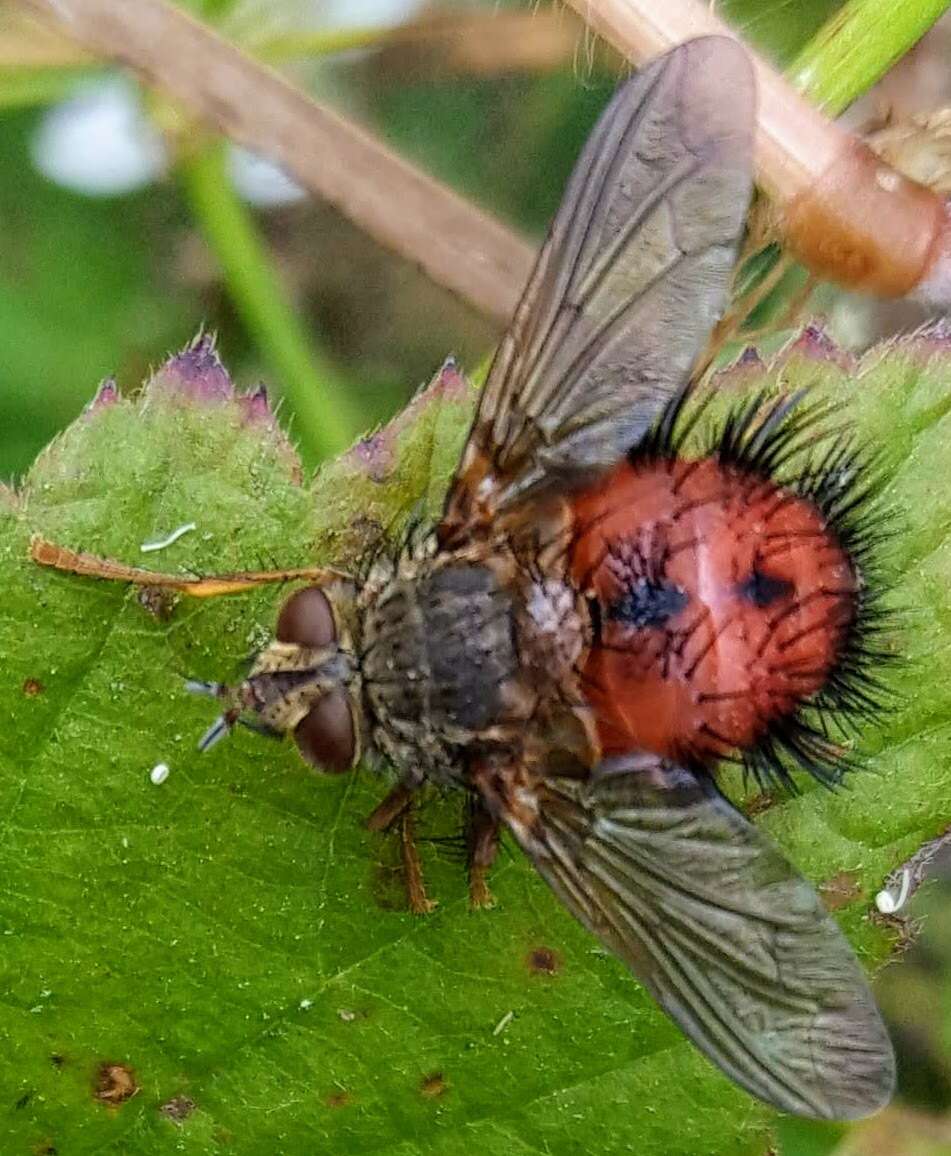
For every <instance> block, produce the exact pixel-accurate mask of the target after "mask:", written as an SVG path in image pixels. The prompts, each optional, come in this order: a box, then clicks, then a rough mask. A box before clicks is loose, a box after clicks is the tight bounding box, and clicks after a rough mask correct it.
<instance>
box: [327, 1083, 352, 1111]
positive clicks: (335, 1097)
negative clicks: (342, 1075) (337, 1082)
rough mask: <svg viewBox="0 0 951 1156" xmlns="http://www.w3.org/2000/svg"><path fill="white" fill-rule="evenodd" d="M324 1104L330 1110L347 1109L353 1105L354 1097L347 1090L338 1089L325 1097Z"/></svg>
mask: <svg viewBox="0 0 951 1156" xmlns="http://www.w3.org/2000/svg"><path fill="white" fill-rule="evenodd" d="M324 1103H325V1104H326V1105H327V1107H328V1108H347V1107H349V1106H350V1104H352V1103H353V1096H351V1094H350V1093H349V1092H348V1091H347V1090H346V1089H345V1088H338V1089H337V1091H336V1092H331V1093H330V1094H329V1095H327V1096H325V1097H324Z"/></svg>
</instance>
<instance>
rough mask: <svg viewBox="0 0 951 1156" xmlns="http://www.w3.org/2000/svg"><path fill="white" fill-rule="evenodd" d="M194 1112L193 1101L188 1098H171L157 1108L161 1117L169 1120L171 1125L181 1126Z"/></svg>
mask: <svg viewBox="0 0 951 1156" xmlns="http://www.w3.org/2000/svg"><path fill="white" fill-rule="evenodd" d="M194 1110H195V1101H194V1100H190V1099H189V1098H188V1096H173V1097H172V1098H171V1099H170V1100H168V1101H167V1102H166V1103H164V1104H163V1105H162V1106H161V1108H159V1111H160V1112H161V1113H162V1115H163V1116H165V1117H166V1118H167V1119H169V1120H171V1121H172V1123H173V1124H181V1123H182V1122H183V1121H185V1120H187V1119H188V1117H189V1116H190V1115H191V1114H192V1112H194Z"/></svg>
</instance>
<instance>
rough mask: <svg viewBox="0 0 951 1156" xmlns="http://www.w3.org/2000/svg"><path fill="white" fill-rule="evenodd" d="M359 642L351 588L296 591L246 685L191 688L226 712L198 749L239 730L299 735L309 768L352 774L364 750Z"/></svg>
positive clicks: (340, 582)
mask: <svg viewBox="0 0 951 1156" xmlns="http://www.w3.org/2000/svg"><path fill="white" fill-rule="evenodd" d="M357 636H358V630H357V609H356V588H355V586H354V584H353V583H352V582H351V581H349V580H347V579H342V578H341V579H336V580H334V581H333V582H330V583H328V584H327V585H322V586H305V587H303V588H302V589H300V590H296V591H295V592H294V593H293V594H291V595H290V596H289V597H288V598H287V599H286V601H285V602H284V604H283V606H282V607H281V610H280V612H279V614H278V617H277V626H276V628H275V631H274V640H273V641H272V642H270V643H269V644H268V645H267V646H266V647H264V649H263V650H261V651H260V652H259V653H258V654H257V655H256V656H255V658H254V661H253V664H252V666H251V669H250V671H249V673H248V675H247V677H246V678H245V679H244V681H243V682H241V683H238V684H237V685H235V686H226V685H224V684H222V683H215V682H212V683H208V682H194V681H192V682H189V684H188V687H189V689H190V690H192V691H194V692H195V693H197V694H205V695H209V696H211V697H214V698H217V699H218V700H219V701H221V702H222V703H223V704H224V710H223V711H222V713H221V715H220V716H219V717H218V718H217V719H216V720H215V722H214V723H213V724H212V726H211V727H210V728H209V729H208V731H206V733H205V735H204V736H203V738H202V740H201V742H200V743H199V747H200V749H201V750H207V749H208V748H209V747H211V746H212V745H213V744H214V743H216V742H217V741H218V740H219V739H221V738H223V737H224V736H225V735H226V734H228V733H229V732H230V731H231V730H232V729H233V727H234V726H235V725H236V724H239V723H240V724H241V725H243V726H247V727H250V728H251V729H252V730H257V731H262V732H264V733H265V734H271V735H276V736H281V735H285V734H291V735H293V737H294V742H295V743H296V744H297V748H298V750H299V751H300V753H301V756H302V757H303V759H304V761H305V762H307V763H309V764H310V765H311V766H313V767H316V768H317V769H319V770H321V771H327V772H330V773H339V772H343V771H349V770H351V769H352V768H353V767H354V766H355V765H356V764H357V762H358V761H359V759H360V756H361V754H362V752H363V749H364V746H365V737H364V731H365V727H364V725H363V721H362V719H363V716H362V710H361V706H360V703H361V689H360V670H359V662H358V660H357V653H356V650H357Z"/></svg>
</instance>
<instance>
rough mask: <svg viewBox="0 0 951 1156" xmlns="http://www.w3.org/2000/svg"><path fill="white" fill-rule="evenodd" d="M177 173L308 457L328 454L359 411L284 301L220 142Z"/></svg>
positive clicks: (349, 431)
mask: <svg viewBox="0 0 951 1156" xmlns="http://www.w3.org/2000/svg"><path fill="white" fill-rule="evenodd" d="M181 171H182V179H183V181H184V184H185V188H186V190H187V193H188V198H189V201H190V203H191V208H192V212H193V213H194V216H195V220H196V221H197V222H198V225H199V227H200V228H201V231H202V233H203V234H204V237H205V239H206V241H207V242H208V244H209V245H210V246H211V249H212V250H213V252H214V254H215V256H216V257H217V259H218V261H219V263H220V265H221V268H222V272H223V273H224V276H225V280H226V282H227V284H228V288H229V291H230V293H231V296H232V298H233V299H234V302H235V305H236V306H237V308H238V311H239V312H240V314H241V317H242V319H243V320H244V323H245V324H246V325H247V327H248V329H249V330H250V331H251V333H252V334H253V336H254V338H255V340H256V341H257V342H258V344H259V345H260V346H261V348H262V349H263V350H264V352H265V355H266V356H267V357H268V359H269V360H270V361H271V363H272V365H273V367H274V370H275V373H276V375H277V378H278V380H280V382H281V383H282V387H283V391H284V393H285V395H286V396H287V397H288V398H289V399H290V400H291V403H292V405H293V407H294V415H295V419H296V425H297V431H296V432H297V434H298V436H299V437H300V438H302V439H303V441H304V442H305V446H306V448H307V449H308V450H309V451H310V455H309V456H312V457H316V458H325V457H330V456H331V455H333V454H335V453H337V452H339V451H340V450H341V449H343V448H344V447H345V446H346V445H347V444H348V443H349V442H350V441H351V440H352V439H353V437H354V436H355V434H356V433H357V432H358V431H359V428H360V421H359V416H358V414H357V412H356V409H355V407H354V406H353V404H352V402H351V400H350V398H349V396H348V394H347V392H346V390H345V389H344V388H343V387H342V385H341V383H340V380H339V375H338V374H337V373H336V372H335V371H334V370H333V369H332V368H331V366H330V364H329V363H328V362H327V361H326V359H325V358H324V357H323V356H322V355H321V354H320V352H319V350H318V349H317V348H316V347H315V345H314V343H313V341H311V340H310V339H309V338H308V336H307V334H306V332H305V330H304V327H303V325H302V324H301V321H300V319H299V318H298V316H297V314H296V312H295V310H294V308H293V306H292V305H291V303H290V302H289V301H288V299H287V295H286V291H285V289H284V286H283V285H282V284H281V281H280V278H279V277H278V274H277V271H276V270H275V268H274V266H273V264H272V262H271V259H270V257H269V256H268V253H267V249H266V248H265V246H264V244H263V243H262V241H261V238H260V236H259V235H258V231H257V229H256V227H255V224H254V221H253V218H252V216H251V213H250V212H249V211H248V209H247V208H246V207H245V206H244V204H243V203H242V202H241V201H240V200H239V199H238V197H237V195H236V194H235V193H234V191H233V189H232V187H231V183H230V181H229V179H228V176H227V172H226V170H225V163H224V149H223V147H222V146H221V145H220V144H214V145H210V146H208V147H205V148H202V149H200V150H199V151H198V152H197V153H196V154H195V155H194V156H193V157H191V158H190V159H189V160H188V161H186V162H185V163H184V164H183V165H182V170H181Z"/></svg>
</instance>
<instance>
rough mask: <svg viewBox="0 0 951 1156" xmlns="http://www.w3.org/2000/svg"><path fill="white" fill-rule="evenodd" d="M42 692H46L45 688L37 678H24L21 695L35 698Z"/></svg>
mask: <svg viewBox="0 0 951 1156" xmlns="http://www.w3.org/2000/svg"><path fill="white" fill-rule="evenodd" d="M44 690H46V687H45V686H44V685H43V684H42V683H41V682H40V680H39V679H38V678H25V679H24V680H23V693H24V694H25V695H26V697H27V698H36V696H37V695H40V694H42V693H43V691H44Z"/></svg>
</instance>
